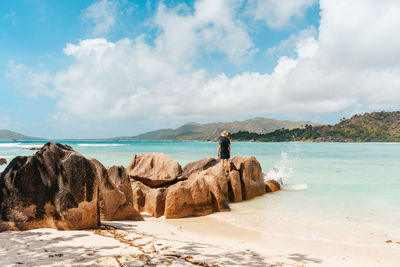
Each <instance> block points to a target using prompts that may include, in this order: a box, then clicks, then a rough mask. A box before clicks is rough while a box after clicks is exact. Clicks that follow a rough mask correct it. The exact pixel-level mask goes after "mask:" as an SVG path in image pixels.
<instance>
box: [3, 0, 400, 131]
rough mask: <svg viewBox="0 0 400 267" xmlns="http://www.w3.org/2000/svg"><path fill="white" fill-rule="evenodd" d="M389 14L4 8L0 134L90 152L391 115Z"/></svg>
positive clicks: (269, 7) (275, 7)
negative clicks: (182, 133)
mask: <svg viewBox="0 0 400 267" xmlns="http://www.w3.org/2000/svg"><path fill="white" fill-rule="evenodd" d="M399 14H400V6H399V3H397V1H394V0H393V1H391V0H385V1H382V2H379V3H378V2H377V1H373V0H363V1H361V0H349V1H347V0H339V1H333V0H321V1H316V0H296V1H273V0H263V1H261V0H221V1H211V0H198V1H144V0H143V1H128V0H125V1H112V0H101V1H78V0H73V1H52V0H24V1H12V0H9V1H7V0H5V1H2V5H1V6H0V36H1V42H0V73H1V75H0V94H1V97H0V128H3V129H10V130H14V131H18V132H22V133H24V134H27V135H31V136H40V137H47V138H96V137H111V136H129V135H136V134H139V133H142V132H145V131H148V130H154V129H158V128H165V127H168V128H169V127H177V126H180V125H181V124H183V123H186V122H188V121H197V122H202V123H206V122H215V121H231V120H236V119H238V120H241V119H248V118H253V117H257V116H263V117H272V118H277V119H288V120H312V121H318V122H322V123H335V122H337V121H338V120H339V118H341V117H343V116H346V117H348V116H350V115H352V114H354V113H359V112H368V111H373V110H397V109H398V107H399V105H398V103H399V100H400V99H399V98H400V92H399V91H400V87H399V86H400V81H399V78H398V77H399V76H400V75H398V74H399V72H400V71H399V69H400V64H399V62H400V60H399V59H400V52H399V49H398V47H400V46H399V44H400V40H399V38H398V37H397V35H398V34H397V28H396V27H397V26H396V25H399V23H400V22H399V21H398V17H400V16H398V15H399Z"/></svg>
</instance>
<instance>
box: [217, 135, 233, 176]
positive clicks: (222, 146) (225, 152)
mask: <svg viewBox="0 0 400 267" xmlns="http://www.w3.org/2000/svg"><path fill="white" fill-rule="evenodd" d="M227 136H228V132H227V131H223V132H222V133H221V136H220V138H219V146H218V159H222V167H223V168H224V170H225V172H228V171H229V158H230V157H231V141H230V140H229V138H228V137H227Z"/></svg>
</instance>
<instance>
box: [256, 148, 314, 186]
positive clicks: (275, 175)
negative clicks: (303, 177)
mask: <svg viewBox="0 0 400 267" xmlns="http://www.w3.org/2000/svg"><path fill="white" fill-rule="evenodd" d="M295 161H296V158H295V157H289V155H288V153H286V152H284V151H283V152H282V153H281V158H280V160H279V161H278V162H277V163H276V164H275V166H274V167H273V168H271V169H270V170H269V171H268V173H267V174H266V175H265V176H264V181H267V180H275V181H277V182H279V183H280V184H281V188H282V189H283V190H305V189H307V184H291V183H290V180H291V177H292V175H293V173H294V167H293V166H294V163H295Z"/></svg>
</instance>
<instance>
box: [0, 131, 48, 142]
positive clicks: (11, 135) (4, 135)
mask: <svg viewBox="0 0 400 267" xmlns="http://www.w3.org/2000/svg"><path fill="white" fill-rule="evenodd" d="M44 140H45V139H44V138H38V137H31V136H26V135H23V134H20V133H16V132H13V131H9V130H0V142H18V141H44Z"/></svg>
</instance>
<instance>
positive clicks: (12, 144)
mask: <svg viewBox="0 0 400 267" xmlns="http://www.w3.org/2000/svg"><path fill="white" fill-rule="evenodd" d="M21 145H22V144H21V143H0V148H1V147H21Z"/></svg>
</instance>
